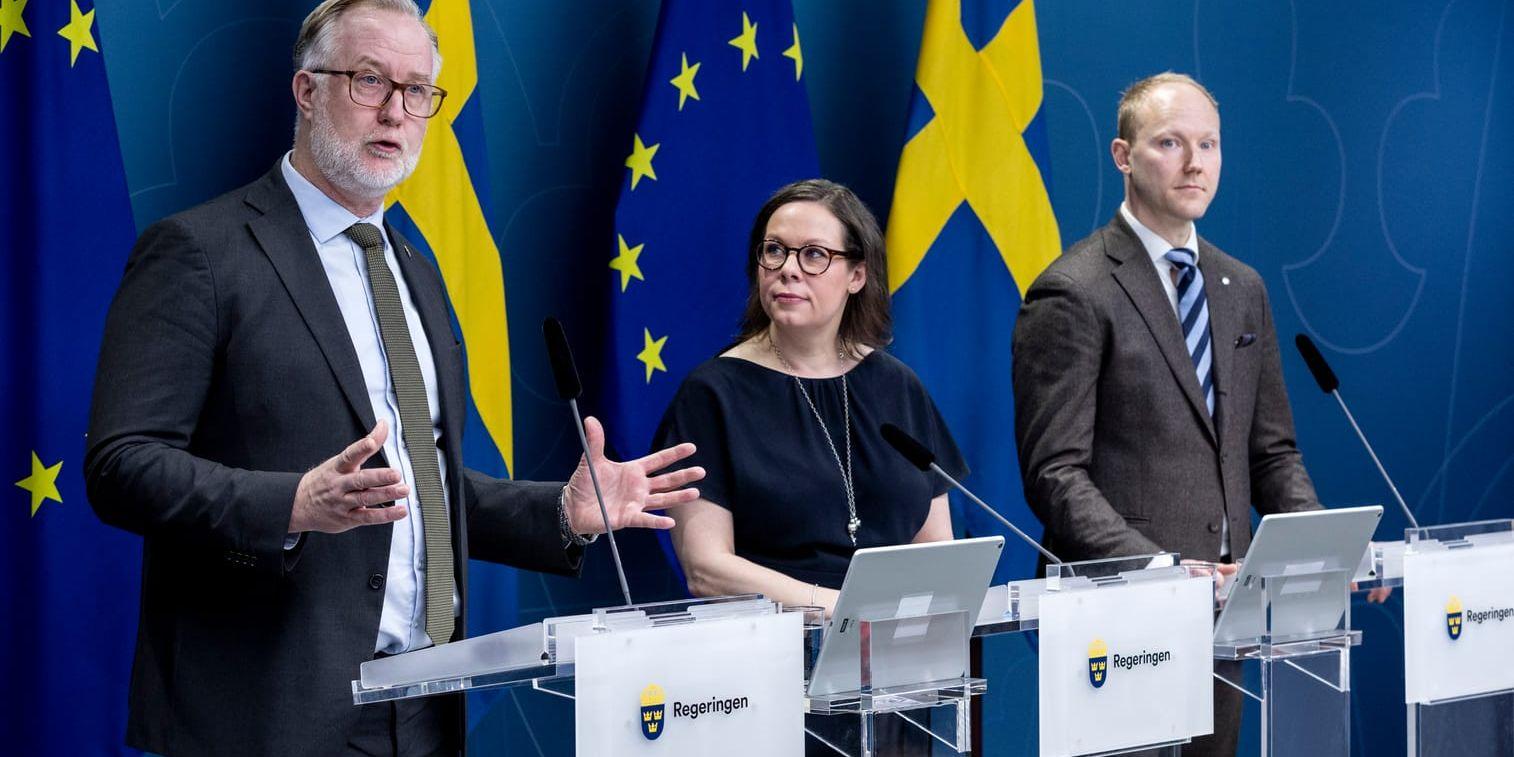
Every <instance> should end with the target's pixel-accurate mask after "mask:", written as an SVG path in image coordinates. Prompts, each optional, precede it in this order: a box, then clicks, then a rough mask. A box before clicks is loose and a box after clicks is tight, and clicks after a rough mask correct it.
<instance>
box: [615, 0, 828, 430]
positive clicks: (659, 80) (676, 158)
mask: <svg viewBox="0 0 1514 757" xmlns="http://www.w3.org/2000/svg"><path fill="white" fill-rule="evenodd" d="M627 147H628V148H630V149H629V150H628V153H629V155H628V157H627V158H626V161H625V164H626V169H627V170H626V180H625V184H623V185H622V186H621V193H620V202H619V204H618V206H617V207H616V209H615V239H613V240H609V243H610V245H611V255H610V256H608V257H609V268H610V270H608V271H606V273H608V274H609V276H608V277H607V283H608V284H609V289H610V294H609V296H610V298H611V302H610V316H611V321H612V330H611V334H610V349H611V354H610V355H609V358H608V360H607V365H608V366H609V370H608V377H607V378H608V381H607V386H608V387H609V388H608V390H607V396H606V397H605V403H604V406H605V409H606V416H607V420H608V423H607V424H606V425H607V428H608V431H609V433H610V434H611V442H612V443H613V444H614V446H615V447H616V448H617V449H618V450H619V451H620V452H621V454H622V455H624V456H628V457H629V456H631V455H640V454H643V453H644V452H645V451H646V450H647V449H648V447H649V445H650V443H651V439H652V434H653V432H654V431H655V430H656V428H657V423H658V421H659V420H661V418H662V413H663V410H664V409H665V408H667V406H668V403H669V402H670V401H671V400H672V398H673V394H674V392H675V391H676V390H677V388H678V385H679V382H681V381H682V380H683V377H684V376H685V375H686V374H687V373H688V372H689V371H690V370H691V369H693V368H694V367H695V366H697V365H699V364H700V363H702V362H704V361H705V360H708V359H709V358H712V357H714V356H715V355H716V353H718V352H719V351H720V349H721V348H722V347H724V346H726V345H727V344H729V343H730V342H731V341H732V339H733V338H734V337H735V335H736V329H737V326H738V321H739V320H740V317H741V310H742V306H743V305H744V304H745V302H746V296H747V279H746V274H745V268H744V265H745V263H746V261H747V259H748V257H749V256H750V254H751V251H750V250H748V249H746V247H747V232H748V231H749V230H750V228H751V224H752V219H753V218H754V217H755V216H756V215H757V211H758V210H759V209H760V208H761V207H762V203H763V202H764V201H765V200H766V199H767V198H768V197H769V196H770V195H771V194H772V193H773V192H774V190H776V189H778V188H779V187H781V186H783V185H784V184H787V183H789V182H792V181H797V180H799V179H807V178H813V177H814V176H816V175H818V174H819V159H818V158H817V157H816V154H815V140H814V133H813V131H812V129H811V127H810V109H809V101H808V100H807V99H806V97H805V91H804V54H803V50H802V48H801V46H800V43H799V28H798V27H797V26H796V25H795V24H794V12H793V7H792V5H791V4H790V3H789V0H750V1H749V2H734V3H728V2H718V3H716V2H708V1H707V0H666V1H665V2H664V3H663V4H662V15H661V16H660V17H659V19H658V23H657V35H656V38H655V39H654V42H653V45H652V59H651V62H650V64H649V65H648V67H647V79H646V85H645V87H644V89H643V93H642V105H641V117H640V119H639V120H638V121H637V124H636V130H635V135H634V136H633V138H632V144H630V145H627Z"/></svg>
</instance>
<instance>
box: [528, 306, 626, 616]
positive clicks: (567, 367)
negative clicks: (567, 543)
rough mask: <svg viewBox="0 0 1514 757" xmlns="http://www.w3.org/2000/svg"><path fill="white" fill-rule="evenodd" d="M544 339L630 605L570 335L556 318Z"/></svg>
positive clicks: (549, 320) (544, 323)
mask: <svg viewBox="0 0 1514 757" xmlns="http://www.w3.org/2000/svg"><path fill="white" fill-rule="evenodd" d="M541 331H542V336H543V337H545V338H546V340H547V359H548V360H549V361H550V362H551V363H552V379H553V380H554V381H556V382H557V396H558V397H560V398H562V399H564V400H566V401H567V402H568V407H569V408H572V410H573V428H574V429H575V430H577V431H578V443H579V446H581V447H582V448H583V451H584V460H585V461H587V462H588V468H589V480H590V481H591V482H593V484H594V499H596V500H598V502H599V517H600V518H603V519H604V522H605V536H606V537H608V539H609V542H610V557H611V559H613V560H614V561H615V577H616V578H619V579H620V593H621V595H622V596H624V597H625V600H626V604H627V605H629V604H632V602H631V589H630V587H629V586H628V585H627V584H626V569H625V566H624V565H622V564H621V562H620V549H619V548H618V547H616V546H615V531H614V530H613V529H611V528H610V512H609V510H607V509H606V508H605V496H604V494H603V493H601V492H600V490H599V476H598V474H596V473H595V472H594V461H593V460H592V459H590V457H589V439H588V437H586V436H584V419H583V416H582V415H580V414H579V412H578V396H579V395H580V394H582V393H583V384H581V383H579V381H578V368H577V367H575V366H574V364H573V350H572V349H570V348H569V347H568V334H567V333H566V332H564V331H563V328H562V324H561V323H559V322H558V320H557V319H556V318H550V317H549V318H547V319H546V320H544V321H542V322H541Z"/></svg>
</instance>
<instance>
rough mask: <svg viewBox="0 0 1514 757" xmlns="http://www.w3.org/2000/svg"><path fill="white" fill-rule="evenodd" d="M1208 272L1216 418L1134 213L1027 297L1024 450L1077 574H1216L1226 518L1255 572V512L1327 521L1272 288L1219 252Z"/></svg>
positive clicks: (1062, 551) (1031, 489)
mask: <svg viewBox="0 0 1514 757" xmlns="http://www.w3.org/2000/svg"><path fill="white" fill-rule="evenodd" d="M1199 269H1200V270H1201V271H1203V273H1204V282H1205V293H1206V294H1207V296H1208V300H1209V318H1210V329H1211V333H1212V339H1213V348H1212V349H1213V353H1214V354H1213V361H1212V364H1213V371H1214V385H1215V417H1214V418H1213V420H1211V419H1210V417H1209V411H1208V409H1207V408H1206V407H1205V404H1204V398H1203V395H1201V394H1200V389H1199V383H1198V378H1197V377H1196V376H1195V375H1194V369H1193V361H1192V359H1191V358H1190V357H1189V354H1188V349H1187V347H1186V346H1185V344H1184V342H1183V334H1182V328H1181V327H1180V326H1179V324H1178V320H1177V315H1176V313H1175V312H1174V311H1173V308H1172V303H1171V301H1170V300H1168V299H1167V295H1166V293H1165V292H1164V291H1163V288H1162V283H1161V280H1160V279H1158V278H1157V276H1158V274H1157V272H1156V269H1155V267H1154V266H1152V264H1151V259H1150V257H1148V256H1147V254H1146V248H1145V247H1143V246H1142V245H1141V242H1140V239H1139V238H1137V237H1136V234H1135V232H1134V231H1133V230H1132V229H1131V228H1130V226H1129V225H1127V224H1126V223H1125V221H1124V219H1123V218H1122V217H1121V216H1120V215H1118V214H1117V215H1116V216H1115V218H1114V220H1113V221H1111V222H1110V223H1109V225H1107V226H1105V227H1104V228H1102V229H1099V230H1098V231H1096V232H1094V233H1093V235H1092V236H1090V237H1088V238H1087V239H1084V240H1083V241H1081V242H1079V243H1077V244H1076V245H1073V247H1072V248H1071V249H1069V250H1068V251H1067V252H1066V253H1064V254H1063V255H1062V256H1061V257H1060V258H1058V259H1057V260H1056V261H1055V262H1053V263H1052V264H1051V265H1050V266H1049V267H1048V268H1047V269H1046V270H1045V271H1044V272H1043V273H1042V274H1041V276H1040V277H1038V278H1037V279H1036V281H1035V283H1034V284H1033V285H1031V288H1030V291H1029V292H1027V293H1026V295H1025V302H1024V305H1023V306H1022V307H1021V310H1020V315H1019V319H1018V321H1017V323H1016V324H1015V335H1014V392H1015V438H1016V441H1017V442H1018V443H1019V454H1020V470H1021V473H1022V475H1023V478H1024V482H1025V496H1026V500H1027V501H1028V502H1029V504H1030V507H1031V509H1032V510H1034V511H1035V513H1036V516H1037V517H1038V518H1040V520H1041V523H1042V524H1043V525H1044V526H1045V537H1044V538H1043V542H1044V543H1045V545H1046V547H1047V548H1048V549H1050V550H1051V551H1052V552H1054V553H1056V554H1057V555H1058V556H1059V557H1061V558H1062V559H1064V560H1087V559H1093V558H1100V557H1114V556H1121V555H1135V554H1145V553H1152V552H1156V551H1159V550H1167V551H1172V552H1180V553H1181V554H1182V556H1183V557H1185V558H1197V559H1204V560H1215V559H1217V558H1218V557H1219V544H1220V532H1221V520H1222V519H1228V521H1229V525H1230V552H1231V555H1232V556H1233V557H1234V558H1235V559H1240V558H1241V557H1242V556H1243V555H1245V554H1246V549H1247V547H1249V546H1250V544H1251V514H1250V508H1252V507H1255V508H1256V509H1257V510H1258V511H1259V512H1262V513H1274V512H1284V511H1292V510H1308V509H1315V508H1318V507H1319V503H1318V499H1317V497H1316V496H1315V493H1314V485H1313V484H1312V483H1311V482H1310V481H1309V475H1308V473H1306V472H1305V470H1304V466H1303V463H1302V460H1301V457H1300V455H1299V451H1298V447H1297V445H1296V444H1295V441H1294V433H1293V415H1292V412H1291V411H1290V410H1289V408H1288V396H1287V392H1286V390H1285V388H1284V386H1283V376H1282V365H1281V361H1280V358H1279V355H1278V343H1277V333H1276V331H1275V329H1274V328H1273V324H1272V311H1271V309H1270V307H1269V305H1268V302H1267V290H1266V287H1265V286H1264V285H1263V283H1262V279H1261V277H1260V276H1258V275H1257V273H1256V271H1254V270H1252V269H1251V268H1249V267H1247V266H1246V265H1244V264H1243V263H1241V262H1240V261H1238V260H1236V259H1235V258H1232V257H1230V256H1229V255H1226V254H1225V253H1224V252H1221V251H1220V250H1219V249H1218V248H1216V247H1215V246H1214V245H1211V244H1209V243H1208V242H1207V241H1204V240H1203V239H1200V240H1199ZM1227 279H1228V281H1229V283H1228V284H1226V283H1225V282H1226V280H1227Z"/></svg>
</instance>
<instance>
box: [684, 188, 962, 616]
mask: <svg viewBox="0 0 1514 757" xmlns="http://www.w3.org/2000/svg"><path fill="white" fill-rule="evenodd" d="M747 254H748V262H747V276H748V279H749V280H750V282H751V289H750V294H749V295H748V298H747V304H746V312H745V314H744V315H743V317H742V323H741V330H740V334H739V336H738V337H737V339H736V342H735V344H734V345H733V346H732V347H730V348H729V349H727V350H726V351H725V352H723V353H721V355H720V356H719V357H717V358H715V359H713V360H710V361H707V362H706V363H704V364H703V365H701V366H699V367H698V368H696V369H695V370H694V371H693V372H692V373H690V374H689V376H688V378H687V379H685V381H684V383H683V385H682V386H681V387H680V388H679V391H678V394H677V396H676V397H674V399H673V403H672V404H671V405H670V406H669V407H668V410H667V412H666V414H665V415H664V416H663V420H662V423H661V425H660V427H659V428H658V431H657V435H656V442H655V444H656V445H657V446H666V445H670V444H675V443H678V442H683V441H692V442H694V443H696V445H697V446H698V448H699V451H698V452H697V453H695V455H694V456H693V457H691V458H689V459H688V460H686V461H684V462H683V464H684V465H700V466H703V467H704V469H705V479H704V481H703V482H702V483H701V485H700V492H701V494H702V498H701V499H699V500H697V501H695V502H694V503H692V504H688V505H684V506H682V507H680V508H679V510H678V516H677V520H678V524H677V526H675V527H674V529H673V545H674V547H675V548H676V549H677V551H678V557H679V560H680V562H681V563H682V565H683V569H684V572H685V574H686V575H687V577H688V582H689V590H690V592H691V593H693V594H695V595H699V596H715V595H722V594H736V593H744V592H761V593H762V594H764V595H766V596H767V597H769V598H770V599H774V600H777V601H779V602H782V603H784V604H787V605H820V606H822V607H824V608H826V612H827V614H829V613H830V611H831V610H832V609H833V608H834V606H835V602H836V597H837V590H838V589H839V588H840V586H841V581H842V579H843V578H844V577H845V575H846V568H847V564H848V563H849V562H850V560H851V556H852V553H853V552H854V551H856V550H857V549H858V548H861V547H876V546H883V545H889V544H903V543H908V542H924V541H938V540H944V539H950V538H952V526H951V516H950V513H949V511H948V509H947V503H946V486H945V484H944V483H943V482H941V481H939V480H936V479H935V478H933V477H928V476H926V475H925V474H923V473H921V472H920V471H919V470H918V469H916V468H914V467H912V466H910V465H909V463H907V462H906V461H905V460H904V459H903V458H901V457H900V456H899V455H898V453H896V452H895V451H894V450H893V449H891V448H890V447H889V446H888V445H887V443H886V442H884V441H883V439H882V437H881V436H880V435H879V431H878V429H879V427H880V426H882V424H884V423H893V424H895V425H897V426H899V427H900V428H902V429H904V430H906V431H908V432H909V433H910V435H911V436H914V437H915V438H917V439H919V440H921V442H923V443H924V444H926V445H927V446H928V447H930V448H931V449H932V450H934V452H935V453H936V455H937V459H938V462H939V463H940V464H941V465H942V467H943V468H945V469H946V470H947V471H948V472H949V473H952V474H953V475H954V476H961V475H962V474H964V473H965V466H964V465H963V463H962V459H961V455H960V454H959V453H958V451H957V447H956V444H955V443H954V442H953V441H952V438H951V435H950V434H949V433H948V431H947V429H946V424H945V423H944V422H943V421H942V419H941V416H940V413H939V412H938V411H937V410H936V406H935V404H934V403H933V402H932V401H931V399H930V397H929V395H927V394H926V392H925V388H924V386H923V385H922V384H921V383H920V380H919V378H917V377H916V376H915V374H914V372H913V371H911V370H910V369H909V368H908V367H907V366H905V365H904V364H903V363H901V362H899V361H898V360H897V359H895V358H894V357H893V356H891V355H889V354H888V353H886V352H884V351H883V349H882V348H883V347H884V346H886V345H887V344H888V342H889V339H890V324H891V319H890V316H889V294H888V271H887V261H886V258H885V255H884V249H883V236H882V234H881V233H880V232H879V230H878V222H877V221H876V220H875V219H874V218H873V215H872V213H871V212H869V211H868V209H867V207H866V206H865V205H863V204H862V202H861V200H859V199H858V198H857V196H856V195H855V194H853V193H852V192H851V190H849V189H847V188H845V187H843V186H841V185H839V184H835V183H833V182H829V181H824V180H818V179H817V180H810V181H801V182H797V183H794V184H790V185H789V186H786V187H784V188H783V189H780V190H779V191H778V192H777V194H775V195H773V197H772V198H771V199H769V200H768V201H767V203H766V204H765V205H763V207H762V210H761V211H760V212H759V213H758V214H757V218H756V220H755V221H754V223H753V225H752V232H751V237H750V245H749V247H748V253H747Z"/></svg>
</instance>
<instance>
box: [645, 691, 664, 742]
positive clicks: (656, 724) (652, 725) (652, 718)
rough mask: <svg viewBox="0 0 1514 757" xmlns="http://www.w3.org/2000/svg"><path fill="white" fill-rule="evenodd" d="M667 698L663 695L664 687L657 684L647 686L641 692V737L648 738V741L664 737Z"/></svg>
mask: <svg viewBox="0 0 1514 757" xmlns="http://www.w3.org/2000/svg"><path fill="white" fill-rule="evenodd" d="M666 701H667V697H666V696H665V695H664V694H663V693H662V687H661V686H658V685H657V684H655V683H649V684H647V687H646V688H645V689H642V690H641V735H643V736H645V737H647V741H656V740H657V737H658V736H661V735H662V727H663V724H664V723H665V722H667V721H665V720H663V717H662V716H663V710H664V702H666Z"/></svg>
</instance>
